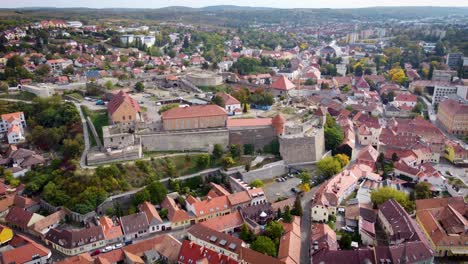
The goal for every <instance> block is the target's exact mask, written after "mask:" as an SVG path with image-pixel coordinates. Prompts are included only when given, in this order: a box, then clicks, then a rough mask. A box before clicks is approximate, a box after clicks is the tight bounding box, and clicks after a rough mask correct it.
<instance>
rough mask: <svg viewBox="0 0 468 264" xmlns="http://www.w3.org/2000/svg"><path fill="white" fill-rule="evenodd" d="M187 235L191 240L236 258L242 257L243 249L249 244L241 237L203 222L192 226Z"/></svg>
mask: <svg viewBox="0 0 468 264" xmlns="http://www.w3.org/2000/svg"><path fill="white" fill-rule="evenodd" d="M187 235H188V239H189V240H190V241H192V242H194V243H196V244H198V245H200V246H203V247H206V248H209V249H211V250H213V251H215V252H217V253H219V254H223V255H225V256H228V257H230V258H232V259H235V260H240V259H241V258H242V257H241V249H242V248H243V247H246V246H247V245H246V244H245V242H244V241H242V240H240V239H239V238H237V237H234V236H231V235H227V234H225V233H222V232H218V231H215V230H213V229H210V228H208V227H205V226H203V225H202V224H201V223H199V224H196V225H194V226H192V227H191V228H190V229H189V230H188V232H187Z"/></svg>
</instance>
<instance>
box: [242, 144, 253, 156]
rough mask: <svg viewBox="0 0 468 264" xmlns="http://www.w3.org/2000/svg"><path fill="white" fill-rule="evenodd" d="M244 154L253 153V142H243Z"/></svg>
mask: <svg viewBox="0 0 468 264" xmlns="http://www.w3.org/2000/svg"><path fill="white" fill-rule="evenodd" d="M244 154H245V155H252V154H254V145H253V144H244Z"/></svg>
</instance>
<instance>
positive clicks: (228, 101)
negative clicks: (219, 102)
mask: <svg viewBox="0 0 468 264" xmlns="http://www.w3.org/2000/svg"><path fill="white" fill-rule="evenodd" d="M216 96H219V97H221V98H223V100H224V104H225V105H240V102H239V100H237V99H236V98H235V97H234V96H232V95H230V94H228V93H217V94H216Z"/></svg>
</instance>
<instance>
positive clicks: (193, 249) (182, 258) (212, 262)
mask: <svg viewBox="0 0 468 264" xmlns="http://www.w3.org/2000/svg"><path fill="white" fill-rule="evenodd" d="M178 263H183V264H193V263H207V264H219V263H223V264H237V263H239V262H237V261H236V260H234V259H232V258H230V257H228V256H225V255H222V254H218V253H217V252H215V251H213V250H211V249H209V248H206V247H202V246H200V245H198V244H195V243H194V242H190V241H189V240H184V242H183V243H182V248H181V250H180V254H179V258H178Z"/></svg>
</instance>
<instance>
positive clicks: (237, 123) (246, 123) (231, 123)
mask: <svg viewBox="0 0 468 264" xmlns="http://www.w3.org/2000/svg"><path fill="white" fill-rule="evenodd" d="M271 125H272V119H271V118H236V119H232V118H230V119H228V120H227V126H228V127H255V126H271Z"/></svg>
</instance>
